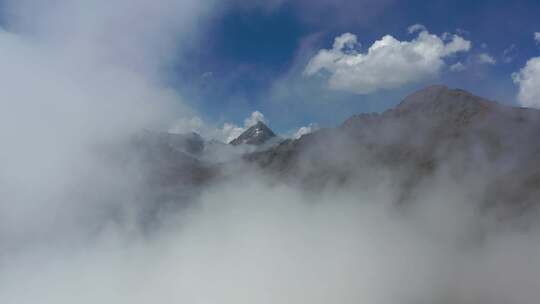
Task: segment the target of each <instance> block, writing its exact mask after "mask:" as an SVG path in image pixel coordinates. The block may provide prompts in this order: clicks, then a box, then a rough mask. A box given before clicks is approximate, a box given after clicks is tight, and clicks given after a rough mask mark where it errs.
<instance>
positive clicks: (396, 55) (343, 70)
mask: <svg viewBox="0 0 540 304" xmlns="http://www.w3.org/2000/svg"><path fill="white" fill-rule="evenodd" d="M409 30H410V31H411V32H419V33H418V36H417V37H416V38H415V39H413V40H411V41H399V40H397V39H396V38H394V37H392V36H390V35H386V36H384V37H382V38H381V39H380V40H377V41H375V42H374V43H373V45H371V46H370V47H369V48H368V50H367V52H364V53H362V52H358V51H356V50H357V48H358V47H359V45H358V42H357V37H356V35H354V34H351V33H345V34H342V35H340V36H338V37H336V39H335V41H334V45H333V47H332V49H329V50H328V49H323V50H320V51H319V52H318V53H317V54H316V55H315V56H314V57H313V58H311V60H310V61H309V63H308V64H307V66H306V67H305V70H304V75H305V76H308V77H309V76H313V75H315V74H317V73H319V72H321V71H323V72H325V73H327V74H329V75H328V85H329V87H330V88H331V89H333V90H341V91H347V92H352V93H356V94H369V93H372V92H375V91H378V90H381V89H393V88H398V87H400V86H402V85H405V84H407V83H412V82H417V81H421V80H423V79H426V78H429V77H433V76H436V75H437V74H438V73H439V71H440V70H441V69H442V68H443V67H444V66H445V61H444V59H445V58H447V57H449V56H452V55H455V54H457V53H460V52H466V51H469V49H470V48H471V42H470V41H468V40H465V39H463V38H462V37H460V36H458V35H452V36H451V37H449V38H448V41H444V40H443V39H442V38H441V37H439V36H437V35H434V34H430V33H429V32H428V31H427V30H425V29H423V28H422V27H421V26H420V25H413V26H412V27H411V28H410V29H409ZM351 49H352V50H353V51H350V50H351ZM323 74H324V73H323Z"/></svg>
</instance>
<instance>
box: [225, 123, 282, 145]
mask: <svg viewBox="0 0 540 304" xmlns="http://www.w3.org/2000/svg"><path fill="white" fill-rule="evenodd" d="M274 137H276V134H274V132H272V130H270V128H268V127H267V126H266V125H265V124H264V123H262V122H260V121H259V122H257V124H256V125H254V126H252V127H250V128H249V129H247V130H246V131H245V132H244V133H242V134H241V135H240V136H238V138H236V139H234V140H233V141H231V142H230V144H231V145H233V146H237V145H255V146H259V145H262V144H263V143H265V142H267V141H268V140H270V139H272V138H274Z"/></svg>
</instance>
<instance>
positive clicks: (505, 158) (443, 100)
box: [245, 86, 540, 212]
mask: <svg viewBox="0 0 540 304" xmlns="http://www.w3.org/2000/svg"><path fill="white" fill-rule="evenodd" d="M539 139H540V111H538V110H534V109H528V108H517V107H509V106H504V105H501V104H498V103H496V102H493V101H489V100H486V99H483V98H481V97H478V96H475V95H473V94H471V93H469V92H466V91H463V90H458V89H455V90H452V89H449V88H447V87H445V86H432V87H428V88H426V89H424V90H421V91H418V92H416V93H414V94H412V95H410V96H408V97H407V98H405V99H404V100H403V101H402V102H401V103H400V104H399V105H398V106H397V107H396V108H394V109H390V110H387V111H385V112H384V113H381V114H377V113H374V114H360V115H355V116H353V117H351V118H349V119H348V120H347V121H345V122H344V123H343V124H342V125H341V126H339V127H338V128H335V129H324V130H320V131H318V132H315V133H312V134H309V135H306V136H303V137H302V138H300V139H299V140H288V141H285V142H283V143H281V144H280V145H277V146H275V147H273V148H271V149H268V150H266V151H263V152H258V153H253V154H250V155H246V157H245V158H246V160H248V161H249V162H251V163H254V164H256V165H258V166H259V167H261V168H263V170H264V171H265V172H272V174H276V175H278V176H280V178H283V179H288V180H290V181H296V182H300V183H302V184H304V185H306V186H308V187H312V188H313V189H317V188H319V187H321V186H324V185H328V184H347V183H349V182H352V181H354V182H355V183H358V184H359V186H360V188H361V187H362V186H370V185H373V184H374V183H375V182H374V180H376V179H377V176H380V175H381V174H388V175H390V176H392V180H393V181H394V182H395V183H396V188H398V189H400V190H401V191H400V194H399V195H398V197H397V199H396V200H397V202H404V201H407V200H411V199H413V198H414V193H415V189H416V188H417V187H420V186H425V185H426V184H429V181H430V179H434V178H438V177H440V176H442V175H444V176H445V177H447V178H449V179H452V180H454V181H458V182H463V183H470V189H471V193H472V195H476V196H479V197H482V200H483V201H485V204H486V206H496V207H501V208H508V207H509V206H511V207H510V208H512V209H513V210H517V212H520V210H525V209H527V207H528V206H531V205H534V204H537V202H538V200H539V198H540V166H539V165H540V141H539ZM360 188H359V189H360Z"/></svg>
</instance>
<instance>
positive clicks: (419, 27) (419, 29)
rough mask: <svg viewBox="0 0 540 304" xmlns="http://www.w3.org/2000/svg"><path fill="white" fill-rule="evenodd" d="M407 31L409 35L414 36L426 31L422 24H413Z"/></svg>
mask: <svg viewBox="0 0 540 304" xmlns="http://www.w3.org/2000/svg"><path fill="white" fill-rule="evenodd" d="M407 31H408V32H409V34H414V33H416V32H423V31H427V29H426V27H425V26H424V25H422V24H413V25H411V26H409V28H408V29H407Z"/></svg>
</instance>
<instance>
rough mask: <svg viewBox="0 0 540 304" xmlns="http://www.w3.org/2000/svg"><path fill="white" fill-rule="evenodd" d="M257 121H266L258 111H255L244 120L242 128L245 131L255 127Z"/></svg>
mask: <svg viewBox="0 0 540 304" xmlns="http://www.w3.org/2000/svg"><path fill="white" fill-rule="evenodd" d="M259 121H260V122H264V123H266V119H265V118H264V115H263V113H261V112H259V111H255V112H253V113H251V115H250V116H249V117H248V118H246V119H245V120H244V128H246V129H247V128H249V127H252V126H254V125H256V124H257V123H258V122H259Z"/></svg>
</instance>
